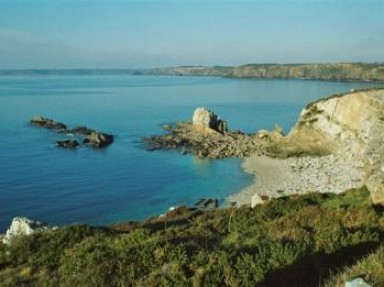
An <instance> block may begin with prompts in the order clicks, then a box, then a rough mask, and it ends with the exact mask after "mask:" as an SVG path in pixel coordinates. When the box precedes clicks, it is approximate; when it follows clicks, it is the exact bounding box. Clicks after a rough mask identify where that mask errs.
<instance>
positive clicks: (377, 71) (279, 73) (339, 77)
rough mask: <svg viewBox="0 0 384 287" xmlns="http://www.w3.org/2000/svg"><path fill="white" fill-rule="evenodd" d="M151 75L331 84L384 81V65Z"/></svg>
mask: <svg viewBox="0 0 384 287" xmlns="http://www.w3.org/2000/svg"><path fill="white" fill-rule="evenodd" d="M142 73H143V74H149V75H172V76H220V77H231V78H257V79H311V80H327V81H368V82H370V81H384V64H369V63H325V64H248V65H243V66H238V67H223V66H214V67H203V66H185V67H170V68H157V69H150V70H146V71H142Z"/></svg>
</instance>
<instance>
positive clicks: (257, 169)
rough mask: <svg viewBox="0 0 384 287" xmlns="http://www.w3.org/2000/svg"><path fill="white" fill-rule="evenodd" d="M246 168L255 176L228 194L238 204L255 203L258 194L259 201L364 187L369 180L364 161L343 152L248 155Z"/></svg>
mask: <svg viewBox="0 0 384 287" xmlns="http://www.w3.org/2000/svg"><path fill="white" fill-rule="evenodd" d="M242 168H243V170H244V172H246V173H248V174H252V175H254V180H253V182H252V184H251V185H249V186H247V187H245V188H243V189H242V190H240V191H239V192H238V193H236V194H233V195H230V196H229V197H228V198H227V201H228V202H236V205H237V206H241V205H251V204H252V197H253V196H254V195H255V194H257V195H259V197H256V198H255V199H254V200H255V202H257V201H260V197H261V198H263V199H266V198H276V197H281V196H287V195H293V194H305V193H310V192H320V193H327V192H332V193H342V192H344V191H346V190H348V189H351V188H358V187H361V186H362V185H363V184H364V181H365V172H364V164H363V162H362V161H361V160H357V159H355V158H345V157H343V156H342V155H327V156H322V157H311V156H304V157H290V158H271V157H268V156H265V155H262V156H258V155H254V156H250V157H247V158H245V159H244V161H243V163H242ZM258 198H259V199H258ZM252 205H254V204H252Z"/></svg>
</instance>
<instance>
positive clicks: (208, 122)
mask: <svg viewBox="0 0 384 287" xmlns="http://www.w3.org/2000/svg"><path fill="white" fill-rule="evenodd" d="M192 123H193V125H194V126H195V127H197V128H198V129H199V128H201V129H202V130H204V131H209V129H211V130H214V131H217V132H219V133H221V134H225V133H226V132H227V131H228V127H227V122H226V121H223V120H221V119H220V117H219V116H218V115H216V114H215V113H213V112H212V111H210V110H209V109H207V108H197V109H196V110H195V111H194V113H193V117H192Z"/></svg>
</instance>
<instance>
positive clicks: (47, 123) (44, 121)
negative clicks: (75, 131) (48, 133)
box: [31, 116, 67, 131]
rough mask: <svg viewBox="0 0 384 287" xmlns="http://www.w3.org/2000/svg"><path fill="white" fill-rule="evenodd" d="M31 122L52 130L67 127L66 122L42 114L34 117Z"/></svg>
mask: <svg viewBox="0 0 384 287" xmlns="http://www.w3.org/2000/svg"><path fill="white" fill-rule="evenodd" d="M31 123H33V124H35V125H38V126H40V127H43V128H46V129H50V130H56V131H61V130H66V129H67V126H66V125H65V124H63V123H60V122H57V121H54V120H52V119H49V118H44V117H41V116H37V117H34V118H32V119H31Z"/></svg>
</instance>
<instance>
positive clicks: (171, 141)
mask: <svg viewBox="0 0 384 287" xmlns="http://www.w3.org/2000/svg"><path fill="white" fill-rule="evenodd" d="M165 128H166V130H167V131H168V133H166V134H164V135H155V136H151V137H148V138H144V139H143V140H142V142H143V144H144V147H145V148H146V149H147V150H157V149H179V150H180V151H181V152H182V153H192V154H194V155H196V156H198V157H202V158H205V157H206V158H223V157H244V156H249V155H252V154H264V153H265V152H266V146H267V145H268V144H269V140H271V139H272V137H273V135H275V134H278V132H277V131H274V132H271V133H270V132H267V131H262V132H260V133H256V134H246V133H243V132H240V131H229V130H228V127H227V123H226V122H225V121H223V120H221V119H220V118H219V116H217V115H216V114H215V113H213V112H212V111H210V110H208V109H206V108H198V109H196V110H195V112H194V113H193V119H192V122H180V123H177V124H175V125H173V126H166V127H165Z"/></svg>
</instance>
